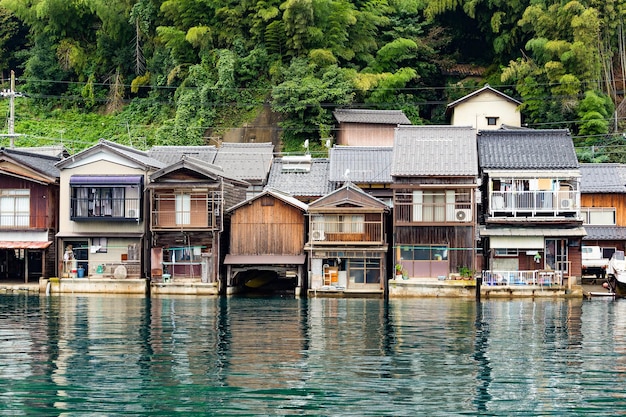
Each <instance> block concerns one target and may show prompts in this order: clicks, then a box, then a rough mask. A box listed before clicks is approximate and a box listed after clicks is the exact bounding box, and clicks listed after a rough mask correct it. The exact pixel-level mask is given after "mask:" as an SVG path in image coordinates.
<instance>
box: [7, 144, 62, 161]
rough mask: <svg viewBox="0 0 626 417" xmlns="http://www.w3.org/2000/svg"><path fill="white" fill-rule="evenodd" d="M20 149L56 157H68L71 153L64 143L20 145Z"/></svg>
mask: <svg viewBox="0 0 626 417" xmlns="http://www.w3.org/2000/svg"><path fill="white" fill-rule="evenodd" d="M18 149H19V150H21V151H24V152H29V153H36V154H39V155H45V156H53V157H56V158H66V157H68V156H69V155H70V153H69V152H68V151H67V149H65V146H63V145H50V146H31V147H20V148H18Z"/></svg>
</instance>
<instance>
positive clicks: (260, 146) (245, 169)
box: [213, 142, 274, 182]
mask: <svg viewBox="0 0 626 417" xmlns="http://www.w3.org/2000/svg"><path fill="white" fill-rule="evenodd" d="M273 158H274V145H273V144H272V143H269V142H267V143H227V142H225V143H222V145H221V146H220V147H219V148H218V150H217V155H216V156H215V160H214V161H213V163H214V164H215V165H218V166H220V167H222V169H223V170H224V172H225V173H227V174H228V175H230V176H233V177H235V178H239V179H242V180H246V181H262V182H265V180H266V179H267V174H268V173H269V170H270V167H271V166H272V160H273Z"/></svg>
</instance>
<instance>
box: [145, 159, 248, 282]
mask: <svg viewBox="0 0 626 417" xmlns="http://www.w3.org/2000/svg"><path fill="white" fill-rule="evenodd" d="M248 186H249V184H248V183H246V182H245V181H241V180H238V179H236V178H231V177H229V176H227V175H226V174H225V173H224V171H222V169H221V168H220V167H217V166H215V165H211V164H207V163H205V162H202V161H200V160H197V159H195V158H192V157H187V156H183V157H182V159H180V160H179V161H178V162H175V163H173V164H171V165H168V166H166V167H163V168H161V169H159V170H158V171H156V172H154V173H152V174H151V175H150V177H149V182H148V184H147V186H146V188H147V191H148V201H149V205H150V208H149V219H150V220H149V225H150V235H151V249H152V252H151V273H150V275H151V278H152V280H153V281H156V282H159V281H164V282H178V283H184V282H191V283H193V282H202V283H215V284H217V283H218V282H219V277H220V269H219V268H220V262H221V260H222V259H223V255H222V253H223V248H222V243H223V242H222V238H223V236H222V234H223V233H224V230H225V229H226V225H225V219H224V210H225V208H226V207H229V206H232V205H234V204H236V203H238V202H240V201H242V200H244V199H245V194H246V190H247V188H248Z"/></svg>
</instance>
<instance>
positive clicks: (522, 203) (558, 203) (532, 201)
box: [489, 191, 580, 214]
mask: <svg viewBox="0 0 626 417" xmlns="http://www.w3.org/2000/svg"><path fill="white" fill-rule="evenodd" d="M579 196H580V193H579V192H575V191H494V192H492V193H491V196H490V202H489V203H490V204H489V212H490V213H492V214H493V213H494V212H498V213H500V212H505V213H516V212H525V213H527V212H532V213H533V214H534V213H563V212H570V213H571V212H573V211H578V210H579Z"/></svg>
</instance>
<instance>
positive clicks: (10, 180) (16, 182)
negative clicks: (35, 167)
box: [0, 176, 58, 230]
mask: <svg viewBox="0 0 626 417" xmlns="http://www.w3.org/2000/svg"><path fill="white" fill-rule="evenodd" d="M0 179H1V180H2V186H1V187H0V188H2V189H3V190H30V222H29V226H28V227H17V228H26V229H41V230H44V229H48V228H50V227H54V224H55V217H56V215H55V217H52V218H51V217H50V211H49V210H48V208H49V206H48V204H54V202H50V200H51V199H52V198H51V197H53V196H54V195H55V192H58V191H55V190H57V189H58V187H57V186H56V185H51V186H48V185H43V184H38V183H35V182H32V181H27V180H24V179H20V178H15V177H11V176H2V177H0ZM55 207H56V206H53V208H55Z"/></svg>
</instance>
